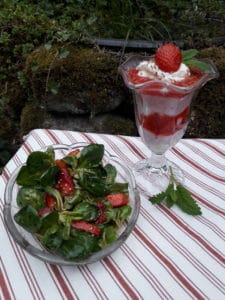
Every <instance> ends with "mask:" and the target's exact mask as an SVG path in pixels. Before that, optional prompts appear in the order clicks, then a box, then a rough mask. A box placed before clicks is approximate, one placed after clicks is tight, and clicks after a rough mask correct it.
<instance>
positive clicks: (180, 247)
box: [141, 209, 225, 294]
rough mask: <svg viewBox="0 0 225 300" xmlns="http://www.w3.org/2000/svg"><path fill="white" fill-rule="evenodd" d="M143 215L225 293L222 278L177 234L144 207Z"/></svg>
mask: <svg viewBox="0 0 225 300" xmlns="http://www.w3.org/2000/svg"><path fill="white" fill-rule="evenodd" d="M141 212H142V215H143V217H144V218H145V219H146V220H147V221H148V222H149V223H150V224H151V225H152V226H153V227H154V228H155V229H156V230H157V232H158V233H160V234H161V235H162V236H163V237H164V238H165V239H166V240H167V241H168V242H169V243H171V244H172V245H173V247H174V248H175V249H176V250H177V251H178V252H179V253H180V254H181V255H182V256H183V257H185V258H186V259H187V260H188V261H189V263H190V264H192V265H193V266H194V267H195V268H196V269H197V270H198V271H199V272H200V273H202V274H203V275H204V276H205V277H206V278H208V280H209V281H210V282H211V283H212V284H213V285H215V286H217V287H218V289H219V290H220V291H221V292H222V293H223V294H225V286H224V284H223V282H221V280H220V279H218V278H217V277H216V275H215V274H213V273H212V272H211V271H210V270H209V269H208V268H207V267H206V266H205V265H203V264H202V263H201V262H200V261H199V260H198V259H197V258H196V257H195V256H194V255H192V254H191V252H190V251H189V250H188V249H186V248H185V247H184V246H183V245H182V243H180V242H179V241H178V240H177V239H176V238H175V236H173V235H171V234H170V232H168V231H167V230H166V229H165V228H164V227H163V226H161V224H160V223H159V222H157V220H156V219H154V218H153V217H152V216H151V215H150V214H149V213H148V211H146V210H145V209H142V211H141Z"/></svg>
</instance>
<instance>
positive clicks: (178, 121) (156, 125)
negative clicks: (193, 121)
mask: <svg viewBox="0 0 225 300" xmlns="http://www.w3.org/2000/svg"><path fill="white" fill-rule="evenodd" d="M188 115H189V107H187V108H185V109H184V110H183V111H182V112H181V113H179V114H177V115H176V116H168V115H162V114H159V113H153V114H150V115H147V116H145V115H141V116H140V124H141V125H142V127H143V128H145V129H146V130H148V131H150V132H152V133H153V134H155V135H160V136H169V135H173V134H174V133H175V132H177V131H178V130H180V129H182V128H183V127H184V126H185V124H186V123H187V120H188Z"/></svg>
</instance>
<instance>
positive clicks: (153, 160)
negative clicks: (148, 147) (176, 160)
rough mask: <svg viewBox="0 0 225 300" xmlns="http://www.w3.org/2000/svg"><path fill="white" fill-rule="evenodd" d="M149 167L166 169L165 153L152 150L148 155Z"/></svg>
mask: <svg viewBox="0 0 225 300" xmlns="http://www.w3.org/2000/svg"><path fill="white" fill-rule="evenodd" d="M149 167H150V168H153V169H156V171H157V169H158V170H166V169H167V164H166V158H165V154H155V153H154V152H152V155H151V157H150V166H149Z"/></svg>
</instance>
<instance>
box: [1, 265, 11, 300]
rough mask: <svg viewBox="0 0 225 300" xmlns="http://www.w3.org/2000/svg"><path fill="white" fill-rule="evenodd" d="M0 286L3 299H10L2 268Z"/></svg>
mask: <svg viewBox="0 0 225 300" xmlns="http://www.w3.org/2000/svg"><path fill="white" fill-rule="evenodd" d="M0 286H1V289H2V293H3V297H4V299H5V300H11V295H10V292H9V290H8V287H7V284H6V281H5V278H4V276H3V272H2V270H0Z"/></svg>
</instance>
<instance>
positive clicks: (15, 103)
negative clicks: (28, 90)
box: [0, 81, 25, 142]
mask: <svg viewBox="0 0 225 300" xmlns="http://www.w3.org/2000/svg"><path fill="white" fill-rule="evenodd" d="M24 94H25V93H24V90H23V88H22V87H21V86H20V85H19V83H18V82H16V81H11V82H8V83H7V85H6V84H4V85H1V84H0V98H5V99H6V100H7V103H6V104H4V105H3V106H2V107H1V108H0V137H2V138H4V139H5V140H6V141H9V142H10V141H11V139H13V138H14V137H15V135H17V131H18V125H19V120H20V112H21V109H22V107H23V106H24V105H25V97H24Z"/></svg>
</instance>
